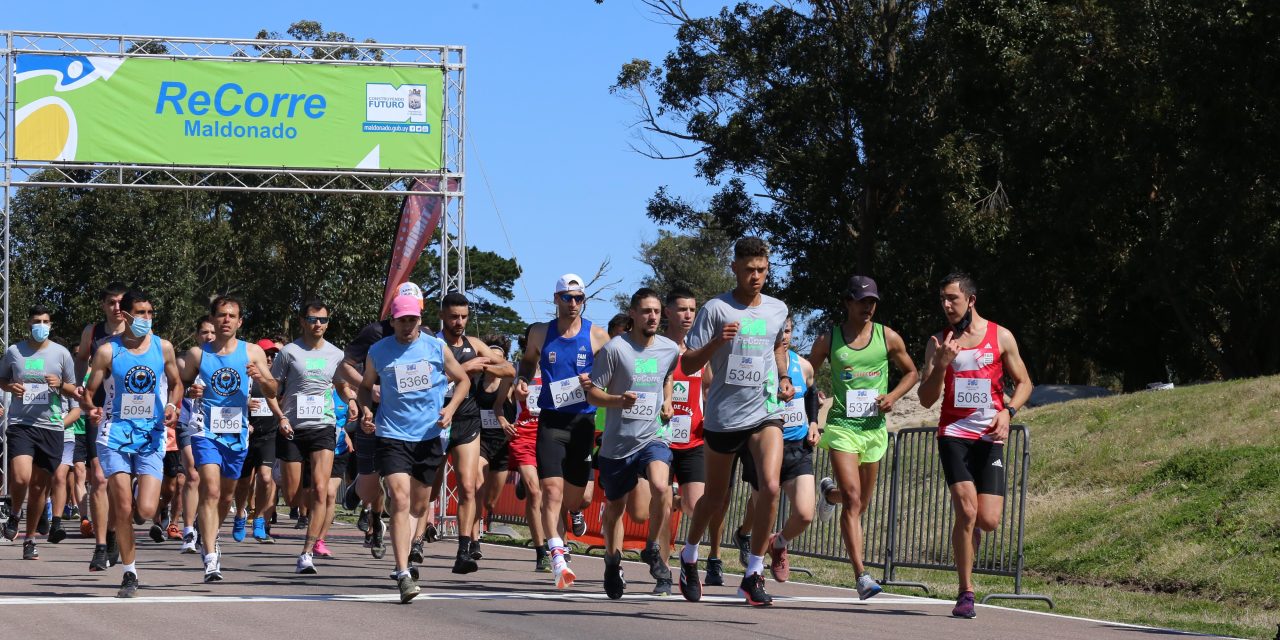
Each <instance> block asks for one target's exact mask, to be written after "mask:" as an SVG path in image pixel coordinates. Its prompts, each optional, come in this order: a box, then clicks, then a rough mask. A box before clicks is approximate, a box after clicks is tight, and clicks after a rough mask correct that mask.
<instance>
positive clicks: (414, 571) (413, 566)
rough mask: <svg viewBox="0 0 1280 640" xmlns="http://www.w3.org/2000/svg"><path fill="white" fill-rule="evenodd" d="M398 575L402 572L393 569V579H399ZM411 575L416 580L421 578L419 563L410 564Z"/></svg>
mask: <svg viewBox="0 0 1280 640" xmlns="http://www.w3.org/2000/svg"><path fill="white" fill-rule="evenodd" d="M398 575H400V572H399V571H392V572H391V579H392V580H396V579H397V578H396V576H398ZM409 576H410V577H412V578H413V579H414V580H418V579H419V576H418V565H416V564H410V565H409Z"/></svg>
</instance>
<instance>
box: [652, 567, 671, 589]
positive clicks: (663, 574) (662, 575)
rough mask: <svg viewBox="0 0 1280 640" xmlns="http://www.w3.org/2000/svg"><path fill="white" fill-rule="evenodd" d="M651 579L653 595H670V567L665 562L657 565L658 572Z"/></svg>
mask: <svg viewBox="0 0 1280 640" xmlns="http://www.w3.org/2000/svg"><path fill="white" fill-rule="evenodd" d="M653 580H654V585H653V595H655V596H664V597H665V596H669V595H671V567H668V566H667V565H666V564H661V565H658V572H657V575H655V576H654V577H653Z"/></svg>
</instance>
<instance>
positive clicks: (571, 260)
mask: <svg viewBox="0 0 1280 640" xmlns="http://www.w3.org/2000/svg"><path fill="white" fill-rule="evenodd" d="M4 4H5V9H4V14H3V20H2V22H0V29H15V30H41V31H63V32H75V33H122V34H131V35H166V36H194V37H243V38H251V37H253V36H254V35H256V34H257V32H258V30H259V29H264V28H265V29H270V30H276V31H280V32H283V31H284V30H285V29H286V28H287V27H288V26H289V24H290V23H292V22H294V21H296V20H301V19H310V20H317V21H319V22H321V24H323V26H324V27H325V29H328V30H335V31H342V32H345V33H347V34H348V35H351V36H353V37H355V38H357V39H364V38H373V39H375V40H379V41H382V42H396V43H422V44H459V45H464V46H466V47H467V65H468V68H467V124H468V129H469V133H470V135H471V142H472V143H473V144H469V145H468V148H467V153H468V157H467V166H466V170H467V173H468V176H469V182H468V184H467V186H466V192H467V195H466V214H467V234H468V238H467V239H468V242H469V244H473V245H475V246H477V247H479V248H481V249H487V250H491V251H495V252H497V253H499V254H502V255H511V248H513V249H514V253H515V256H516V257H517V258H518V259H519V261H520V264H521V266H522V267H523V268H524V278H523V279H522V280H521V282H519V283H517V286H516V300H514V301H513V302H512V306H513V307H514V308H515V309H516V310H517V311H518V312H520V313H521V314H522V315H523V316H524V317H525V318H526V319H527V320H533V319H544V318H545V317H546V316H547V315H548V314H550V313H551V311H552V307H551V303H550V299H551V294H552V288H553V287H554V284H555V280H556V278H557V277H559V276H560V274H562V273H565V272H570V271H571V272H576V273H579V274H581V275H582V276H583V277H586V278H590V277H591V275H592V274H593V273H594V271H595V269H596V267H597V266H599V265H600V263H601V262H602V261H603V260H604V259H606V258H609V259H611V261H612V271H611V274H610V276H611V277H610V280H618V279H620V280H622V282H621V283H620V284H619V285H618V289H619V290H621V291H628V292H629V291H631V290H633V289H634V288H635V287H636V286H637V283H638V282H639V280H640V278H641V277H642V276H643V275H644V274H645V273H646V271H647V268H646V267H645V266H644V265H643V264H641V263H640V262H638V261H636V259H635V256H636V253H637V249H638V246H639V243H640V241H641V240H644V239H652V238H654V237H655V236H656V229H655V228H654V227H653V225H652V224H651V223H650V222H649V221H648V219H647V218H646V217H645V215H644V205H645V201H646V200H647V199H648V197H649V196H650V195H651V194H652V193H653V192H654V190H655V189H656V188H657V187H658V186H660V185H664V184H665V185H669V186H670V187H671V190H672V192H673V193H675V194H677V195H681V196H685V197H688V198H691V199H693V200H694V201H699V202H700V201H703V200H704V199H705V198H706V197H707V196H709V195H710V193H711V190H712V189H711V187H708V186H707V185H706V184H705V183H703V182H702V181H700V180H697V179H696V178H695V177H694V176H693V164H692V162H691V161H658V160H650V159H647V158H644V157H643V156H640V155H639V154H636V153H635V152H633V151H631V150H630V148H629V146H628V144H629V142H630V141H631V140H632V136H633V135H634V132H633V131H632V130H631V129H630V128H629V124H630V123H631V122H632V121H633V120H634V117H635V111H634V109H633V107H632V106H631V105H630V103H628V102H627V101H625V100H623V99H622V98H619V97H616V96H612V95H610V94H609V91H608V88H609V86H610V85H611V84H612V83H613V81H614V80H615V78H616V76H617V73H618V70H619V68H620V66H621V65H622V64H623V63H625V62H627V61H629V60H631V59H632V58H637V57H641V58H649V59H651V60H654V61H655V62H659V61H660V60H661V59H662V57H663V56H664V55H665V54H666V53H667V51H669V50H670V49H671V47H672V45H673V43H674V33H673V30H672V29H671V27H669V26H666V25H664V24H660V23H658V22H657V20H656V19H655V17H654V16H653V15H652V14H650V13H649V12H648V11H647V10H646V8H645V7H644V6H643V5H642V4H641V3H640V2H638V0H608V1H607V2H605V3H604V4H602V5H598V4H596V3H595V2H593V1H592V0H544V1H527V0H504V1H501V2H499V1H495V0H480V1H474V2H473V1H462V2H453V1H444V2H442V1H438V0H437V1H434V2H433V1H425V2H414V3H410V2H399V1H385V0H384V1H382V2H376V3H371V2H332V1H329V2H314V3H309V4H299V5H293V4H292V3H287V6H286V3H275V2H262V1H261V0H259V1H257V2H244V1H241V0H222V1H220V2H217V3H212V4H198V5H193V4H191V3H185V2H142V1H137V0H113V1H112V2H101V1H100V0H98V1H94V2H87V1H65V2H60V1H56V0H45V1H44V2H38V3H37V2H16V1H14V2H6V3H4ZM687 6H688V7H689V8H690V11H691V12H692V13H695V14H707V13H711V12H714V11H716V10H717V9H718V8H719V7H720V6H722V4H721V3H719V2H713V1H710V0H694V1H691V2H688V3H687ZM481 164H483V168H484V170H485V172H486V173H487V175H488V178H489V184H490V186H491V187H492V191H493V199H491V198H490V196H489V192H488V190H487V189H486V186H485V183H484V181H483V179H482V177H481V172H480V168H481V166H480V165H481ZM495 201H496V204H497V207H496V211H497V212H501V216H502V219H503V220H504V221H505V223H506V227H507V233H508V234H509V236H510V241H511V245H510V246H511V248H508V244H507V241H506V239H505V238H504V236H503V234H502V231H501V228H500V227H499V225H498V215H497V212H496V211H495V206H494V204H495ZM389 241H390V239H388V242H389ZM526 289H527V294H526ZM613 313H614V309H613V308H612V305H611V304H609V303H600V302H594V303H592V304H590V305H588V308H587V312H586V315H587V317H588V318H589V319H591V320H592V321H595V322H604V321H607V320H608V318H609V317H611V316H612V315H613Z"/></svg>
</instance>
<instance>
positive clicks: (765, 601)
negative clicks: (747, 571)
mask: <svg viewBox="0 0 1280 640" xmlns="http://www.w3.org/2000/svg"><path fill="white" fill-rule="evenodd" d="M738 595H740V596H742V597H744V598H746V599H747V604H749V605H751V606H753V607H767V606H769V605H771V604H773V596H771V595H769V594H768V593H765V590H764V576H761V575H760V574H758V573H753V574H751V575H749V576H746V577H745V578H743V579H742V584H740V585H738Z"/></svg>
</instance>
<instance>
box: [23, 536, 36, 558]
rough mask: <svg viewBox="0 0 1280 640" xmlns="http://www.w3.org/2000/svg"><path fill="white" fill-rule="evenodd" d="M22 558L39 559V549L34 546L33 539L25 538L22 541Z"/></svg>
mask: <svg viewBox="0 0 1280 640" xmlns="http://www.w3.org/2000/svg"><path fill="white" fill-rule="evenodd" d="M22 559H23V560H39V559H40V549H38V548H36V541H35V540H34V539H32V538H27V539H26V541H25V542H23V543H22Z"/></svg>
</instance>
